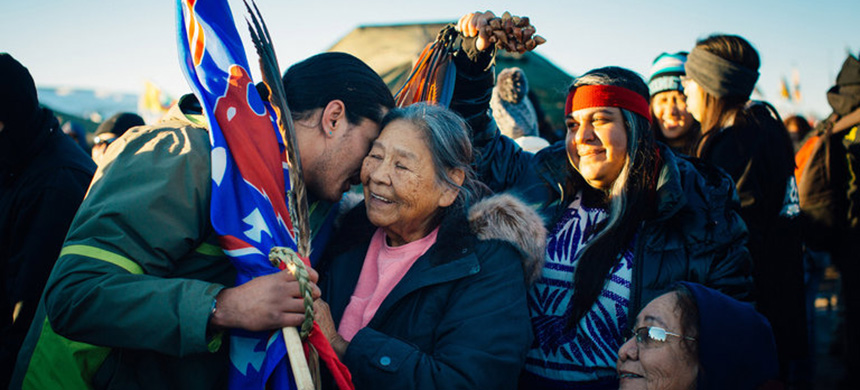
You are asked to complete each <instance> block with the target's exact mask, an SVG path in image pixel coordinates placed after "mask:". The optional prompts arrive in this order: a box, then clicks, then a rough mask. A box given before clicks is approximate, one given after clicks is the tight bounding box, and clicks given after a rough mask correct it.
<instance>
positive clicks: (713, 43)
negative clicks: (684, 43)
mask: <svg viewBox="0 0 860 390" xmlns="http://www.w3.org/2000/svg"><path fill="white" fill-rule="evenodd" d="M696 48H698V49H702V50H705V51H707V52H710V53H712V54H715V55H718V56H720V57H722V58H723V59H725V60H728V61H731V62H733V63H735V64H736V65H739V66H743V67H745V68H747V69H750V70H753V71H758V68H759V66H760V65H761V60H760V59H759V55H758V52H757V51H756V50H755V48H753V46H752V45H751V44H750V43H749V42H747V40H746V39H744V38H742V37H740V36H737V35H711V36H709V37H707V38H705V39H702V40H700V41H698V42H696ZM700 89H701V88H700ZM700 93H702V102H703V103H704V112H703V113H702V117H701V119H702V121H701V125H702V137H701V139H700V140H699V143H698V146H697V148H696V155H697V156H699V157H701V156H702V152H703V151H704V150H705V149H707V145H708V143H709V140H710V139H711V136H712V135H713V134H714V131H716V130H719V128H720V127H722V126H723V125H724V124H725V123H726V122H727V121H728V119H729V118H732V117H733V116H734V115H735V114H736V113H737V112H738V111H740V110H742V109H743V107H744V105H745V104H746V102H747V101H748V100H749V96H740V95H735V96H724V97H717V96H714V95H712V94H710V93H708V92H706V91H705V90H704V89H701V91H700Z"/></svg>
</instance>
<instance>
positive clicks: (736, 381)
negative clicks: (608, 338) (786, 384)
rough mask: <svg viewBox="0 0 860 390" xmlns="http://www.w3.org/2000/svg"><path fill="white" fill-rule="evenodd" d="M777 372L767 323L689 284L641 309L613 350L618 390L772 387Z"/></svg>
mask: <svg viewBox="0 0 860 390" xmlns="http://www.w3.org/2000/svg"><path fill="white" fill-rule="evenodd" d="M778 371H779V370H778V366H777V357H776V344H775V343H774V340H773V331H772V330H771V328H770V323H768V321H767V319H766V318H764V316H762V315H761V314H759V313H758V312H756V310H755V308H754V307H753V306H752V305H751V304H749V303H744V302H740V301H737V300H735V299H734V298H732V297H730V296H728V295H725V294H723V293H721V292H719V291H717V290H714V289H711V288H708V287H705V286H702V285H701V284H697V283H690V282H679V283H677V284H676V285H675V286H673V288H672V289H671V291H669V292H667V293H666V294H663V295H661V296H659V297H657V298H655V299H654V300H653V301H651V302H650V303H648V305H647V306H645V308H643V309H642V311H641V312H640V313H639V315H638V316H637V317H636V325H635V327H634V328H633V334H632V335H631V336H630V338H629V339H628V340H627V342H625V343H624V345H622V346H621V349H620V350H619V351H618V376H619V378H620V387H619V389H620V390H633V389H648V390H687V389H698V390H724V389H733V390H756V389H779V388H781V387H780V384H779V383H778V382H777V381H776V378H777V374H778ZM694 384H695V385H694Z"/></svg>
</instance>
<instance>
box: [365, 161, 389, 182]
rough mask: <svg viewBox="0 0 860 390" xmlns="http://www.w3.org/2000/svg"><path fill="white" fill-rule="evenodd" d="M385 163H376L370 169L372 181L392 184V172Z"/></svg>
mask: <svg viewBox="0 0 860 390" xmlns="http://www.w3.org/2000/svg"><path fill="white" fill-rule="evenodd" d="M386 167H387V164H385V162H380V163H375V164H372V165H371V166H370V167H368V169H369V171H370V180H371V181H373V182H376V183H384V184H388V183H390V182H391V175H390V170H389V169H388V168H386Z"/></svg>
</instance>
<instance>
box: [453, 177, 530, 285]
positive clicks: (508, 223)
mask: <svg viewBox="0 0 860 390" xmlns="http://www.w3.org/2000/svg"><path fill="white" fill-rule="evenodd" d="M468 218H469V227H470V228H471V230H472V232H473V233H475V235H477V236H478V238H479V239H481V240H489V239H498V240H503V241H507V242H510V243H511V244H513V245H514V247H516V248H517V249H519V251H520V255H521V256H522V263H523V274H524V275H525V278H526V283H527V284H532V283H534V282H535V281H536V280H537V279H538V278H540V275H541V270H542V269H543V262H544V256H545V252H546V228H544V226H543V221H542V220H541V218H540V216H538V214H537V212H535V211H534V210H532V209H531V208H529V207H528V206H526V204H525V203H523V202H522V201H520V200H519V199H517V198H516V197H514V196H512V195H508V194H498V195H493V196H491V197H488V198H485V199H482V200H481V201H480V202H478V203H477V204H475V205H474V206H472V208H471V209H469V216H468Z"/></svg>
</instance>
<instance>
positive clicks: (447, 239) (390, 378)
mask: <svg viewBox="0 0 860 390" xmlns="http://www.w3.org/2000/svg"><path fill="white" fill-rule="evenodd" d="M484 202H485V203H483V204H481V203H479V204H478V205H476V206H475V207H473V208H472V209H471V210H472V215H471V216H470V218H469V220H467V218H466V215H465V214H464V213H463V211H452V212H449V213H448V215H446V216H445V217H444V219H443V220H442V223H441V225H440V228H439V233H438V236H437V240H436V243H435V244H434V245H433V246H432V247H431V248H430V249H428V250H427V252H426V253H425V254H424V255H422V256H421V257H420V258H419V259H418V260H417V261H416V262H415V264H413V265H412V267H411V268H410V269H409V271H408V272H407V273H406V275H404V276H403V279H401V280H400V282H399V283H398V284H397V285H396V286H395V287H394V289H393V290H392V291H391V293H390V294H389V295H388V296H387V297H386V298H385V300H384V301H383V303H382V305H381V306H380V307H379V309H378V310H377V312H376V314H375V315H374V317H373V319H372V320H371V321H370V323H369V324H368V325H367V327H365V328H363V329H361V330H359V331H358V333H357V334H356V335H355V336H354V337H353V339H352V341H351V342H350V344H349V347H348V348H347V350H346V354H345V355H344V357H343V358H342V360H343V362H344V363H345V364H346V366H347V367H348V368H349V370H350V372H351V373H352V379H353V382H354V383H355V385H356V388H357V389H436V388H438V389H460V388H464V389H505V388H511V389H512V388H515V387H516V383H517V377H518V376H519V372H520V369H521V367H522V365H523V362H524V361H525V354H526V351H527V350H528V348H529V346H530V344H531V341H532V332H531V324H530V320H529V314H528V308H527V305H526V283H525V282H524V274H523V272H524V270H523V268H524V267H525V268H526V272H529V271H528V270H530V269H532V268H536V269H538V270H539V268H540V266H539V264H537V265H535V264H534V262H536V261H540V260H541V259H542V256H543V251H544V244H545V232H544V231H543V227H542V226H541V223H540V219H539V217H538V216H537V215H536V214H534V212H532V211H531V210H530V209H528V207H526V206H525V205H522V204H519V205H514V204H513V203H518V202H516V201H515V200H514V199H513V198H511V197H501V198H500V197H493V198H490V199H489V200H485V201H484ZM486 202H490V206H489V208H487V207H484V208H482V210H484V211H483V212H481V211H477V212H476V209H478V208H481V206H486V205H487V203H486ZM487 210H489V211H487ZM517 210H520V211H522V212H524V213H530V215H525V216H524V215H513V214H516V213H517ZM494 214H495V215H496V216H498V214H505V215H503V218H502V219H503V220H508V221H510V222H512V223H510V224H508V225H507V226H502V225H504V224H502V223H498V220H496V221H493V222H490V221H489V220H488V218H487V217H493V216H494ZM341 226H342V228H339V229H338V230H337V231H336V233H335V235H334V236H333V237H335V239H334V240H332V244H331V245H330V246H329V247H328V248H327V249H326V252H325V254H324V255H323V257H322V259H321V261H320V264H319V266H318V267H317V268H318V270H319V272H320V283H319V286H320V288H321V289H322V299H324V300H325V301H326V302H327V303H328V304H329V306H330V308H331V314H332V318H333V319H334V323H335V324H336V325H337V324H339V323H340V320H341V318H342V317H343V313H344V310H345V309H346V306H347V305H348V304H349V301H350V297H351V296H352V293H353V291H354V290H355V286H356V284H357V282H358V278H359V275H360V274H361V269H362V266H363V264H364V258H365V254H366V252H367V249H368V246H369V244H370V239H371V237H372V235H373V233H374V231H375V230H376V227H374V226H373V225H372V224H371V223H370V221H368V219H367V216H366V210H365V207H364V205H363V204H362V205H360V206H359V207H356V208H355V209H353V210H352V211H350V212H349V213H348V214H347V215H346V216H345V218H343V220H342V222H341ZM502 237H506V239H505V238H502ZM512 237H513V238H514V240H513V241H516V242H512V241H508V240H510V239H511V238H512ZM500 238H501V239H500ZM523 255H526V256H523ZM522 258H526V259H528V261H529V262H530V263H529V264H530V265H524V263H522V262H521V259H522Z"/></svg>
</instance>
